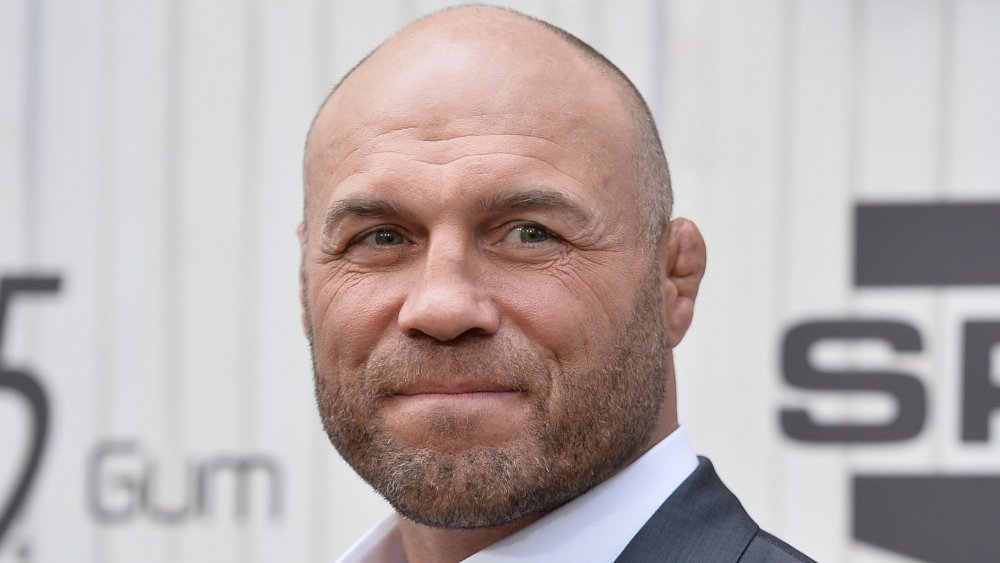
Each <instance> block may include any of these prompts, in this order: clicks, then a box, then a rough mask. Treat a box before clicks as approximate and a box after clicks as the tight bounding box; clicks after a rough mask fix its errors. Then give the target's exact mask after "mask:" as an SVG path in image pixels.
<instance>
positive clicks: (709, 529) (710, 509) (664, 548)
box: [616, 457, 759, 563]
mask: <svg viewBox="0 0 1000 563" xmlns="http://www.w3.org/2000/svg"><path fill="white" fill-rule="evenodd" d="M758 530H759V528H758V526H757V524H756V523H755V522H754V521H753V520H752V519H751V518H750V516H748V515H747V513H746V511H745V510H743V506H742V505H741V504H740V501H739V500H737V498H736V496H734V495H733V493H732V492H730V491H729V489H727V488H726V486H725V485H724V484H723V483H722V481H721V480H720V479H719V476H718V475H717V474H716V473H715V468H714V467H712V462H710V461H708V459H706V458H703V457H702V458H699V460H698V467H697V468H696V469H695V470H694V473H692V474H691V475H690V476H689V477H688V478H687V479H686V480H685V481H684V482H683V483H681V485H680V487H678V488H677V490H676V491H674V492H673V494H671V495H670V498H668V499H667V500H666V502H664V503H663V504H662V505H660V508H659V509H657V511H656V512H655V513H654V514H653V516H652V518H650V519H649V520H648V521H647V522H646V524H645V525H644V526H643V527H642V528H641V529H640V530H639V532H638V533H637V534H636V535H635V537H633V538H632V541H631V542H629V544H628V545H627V546H625V550H624V551H622V553H621V555H619V556H618V559H616V562H618V563H627V562H648V561H727V562H728V561H738V560H739V558H740V556H741V555H742V554H743V552H744V551H745V550H746V548H747V545H749V543H750V540H752V539H753V537H754V535H756V534H757V531H758Z"/></svg>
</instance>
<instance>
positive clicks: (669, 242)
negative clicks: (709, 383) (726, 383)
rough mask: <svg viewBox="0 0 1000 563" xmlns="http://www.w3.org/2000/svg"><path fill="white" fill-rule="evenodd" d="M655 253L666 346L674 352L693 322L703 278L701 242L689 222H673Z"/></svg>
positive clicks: (685, 220) (702, 249)
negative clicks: (657, 255)
mask: <svg viewBox="0 0 1000 563" xmlns="http://www.w3.org/2000/svg"><path fill="white" fill-rule="evenodd" d="M659 253H660V265H661V268H662V270H661V284H662V288H663V308H664V311H663V313H664V318H665V319H666V325H667V346H668V347H670V348H674V347H676V346H677V345H678V344H680V342H681V339H683V338H684V334H685V333H687V329H688V327H690V326H691V320H692V319H693V318H694V300H695V297H697V296H698V288H699V287H700V286H701V278H702V277H703V276H704V275H705V262H706V255H705V239H703V238H702V236H701V232H699V231H698V227H696V226H695V224H694V223H692V222H691V221H689V220H687V219H683V218H679V219H674V220H672V221H671V222H670V224H669V225H668V226H667V228H666V229H664V231H663V235H662V236H661V237H660V246H659Z"/></svg>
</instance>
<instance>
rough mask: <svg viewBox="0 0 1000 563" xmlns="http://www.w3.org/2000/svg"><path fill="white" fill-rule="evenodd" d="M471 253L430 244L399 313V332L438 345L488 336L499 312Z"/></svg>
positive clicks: (492, 330) (454, 246) (456, 247)
mask: <svg viewBox="0 0 1000 563" xmlns="http://www.w3.org/2000/svg"><path fill="white" fill-rule="evenodd" d="M472 254H473V252H472V251H470V250H467V249H462V248H460V247H459V246H458V245H453V244H451V245H445V244H437V245H432V246H431V247H430V248H429V249H428V252H427V254H426V255H425V260H424V261H423V263H422V264H421V266H420V272H419V274H418V279H416V280H415V281H414V284H413V287H412V288H411V289H410V291H409V293H408V294H407V296H406V300H405V301H404V302H403V305H402V307H401V308H400V311H399V318H398V324H399V329H400V330H401V331H402V332H403V333H404V334H406V335H407V336H414V337H415V336H420V335H426V336H428V337H431V338H433V339H435V340H439V341H441V342H447V341H450V340H455V339H456V338H458V337H460V336H462V335H464V334H467V333H468V334H479V335H490V334H494V333H495V332H496V331H497V329H498V328H499V326H500V311H499V310H498V309H497V307H496V305H495V303H494V302H493V300H492V299H491V298H490V297H489V294H488V292H487V288H486V287H485V286H484V285H483V284H482V283H481V278H480V274H481V272H479V271H478V269H479V267H478V266H477V265H476V264H475V260H474V256H473V255H472Z"/></svg>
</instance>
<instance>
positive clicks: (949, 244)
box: [854, 203, 1000, 287]
mask: <svg viewBox="0 0 1000 563" xmlns="http://www.w3.org/2000/svg"><path fill="white" fill-rule="evenodd" d="M854 236H855V240H854V242H855V255H854V256H855V263H854V274H855V278H854V282H855V285H856V286H858V287H867V286H954V285H997V284H1000V203H906V204H861V205H858V206H857V207H856V209H855V225H854Z"/></svg>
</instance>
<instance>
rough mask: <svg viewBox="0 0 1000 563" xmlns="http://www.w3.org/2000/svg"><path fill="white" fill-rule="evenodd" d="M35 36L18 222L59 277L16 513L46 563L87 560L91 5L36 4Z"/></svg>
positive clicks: (93, 344) (95, 210)
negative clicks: (31, 184)
mask: <svg viewBox="0 0 1000 563" xmlns="http://www.w3.org/2000/svg"><path fill="white" fill-rule="evenodd" d="M36 8H37V9H39V10H40V11H39V12H38V15H39V19H38V23H39V26H40V27H39V30H40V32H41V36H40V42H39V48H40V52H39V53H40V57H39V59H38V61H37V64H38V65H39V66H38V68H37V69H36V71H37V73H38V80H39V91H38V94H37V95H38V98H37V99H36V100H35V101H34V103H36V104H37V106H36V107H37V108H38V123H37V126H38V130H37V136H36V137H35V139H36V142H37V145H36V146H34V147H28V149H29V150H37V155H36V158H37V160H36V161H35V165H36V166H37V185H36V186H35V189H36V190H37V191H36V192H35V193H34V194H32V197H33V198H34V200H35V202H36V203H37V205H38V208H37V211H36V213H37V215H36V216H35V217H33V218H31V221H32V223H31V224H28V225H26V227H27V236H29V237H31V238H32V239H33V240H32V242H31V246H33V247H34V248H35V249H36V250H37V252H38V255H37V256H36V257H34V260H33V261H34V262H35V263H36V264H37V265H38V267H39V268H41V269H44V270H48V271H53V272H57V273H59V274H61V275H62V277H63V288H62V290H61V291H60V292H59V293H58V295H57V296H56V298H55V300H53V302H52V304H51V306H48V307H44V308H42V309H41V310H40V313H41V315H40V316H39V324H38V327H39V328H40V329H42V330H40V331H39V335H38V338H37V341H36V344H37V345H36V346H33V347H32V348H33V349H32V350H31V351H30V353H31V358H32V365H33V366H35V367H36V368H37V372H38V375H39V377H40V379H41V380H42V383H43V384H44V385H45V387H46V388H47V390H48V395H49V402H50V409H51V426H50V434H49V441H48V444H47V451H46V452H45V458H44V460H43V463H42V466H41V470H40V472H39V474H38V479H37V481H36V488H35V493H34V497H33V501H32V503H31V505H30V506H29V507H28V509H27V510H26V511H25V517H26V521H27V523H28V525H29V526H30V528H31V529H32V531H33V533H32V536H33V540H32V542H31V543H32V546H31V552H32V557H33V559H34V561H38V562H40V563H48V562H51V563H56V562H60V561H68V560H72V559H74V558H76V557H79V556H80V554H85V556H87V554H90V552H91V549H92V542H93V535H94V534H93V526H92V524H91V523H90V522H89V518H88V517H87V515H86V513H85V510H84V504H83V503H82V502H67V499H80V498H81V492H82V491H84V490H85V486H86V483H85V480H84V472H83V471H81V470H80V468H81V466H82V465H83V462H84V460H85V459H86V455H87V453H88V450H89V446H90V442H91V439H92V436H93V435H94V433H95V429H96V428H95V426H96V412H97V409H98V408H99V405H100V393H99V390H98V388H97V383H98V381H99V378H100V374H99V373H97V355H98V346H99V343H100V338H99V336H98V331H99V327H100V315H101V310H100V306H101V304H100V303H99V302H98V300H97V299H95V296H96V295H97V294H98V287H97V282H98V278H97V276H96V274H95V272H96V268H95V264H97V263H100V261H101V260H102V251H103V249H101V248H100V245H99V238H98V232H99V224H100V222H101V221H102V220H103V213H102V209H101V208H100V202H101V201H102V200H103V199H104V196H103V188H102V186H101V185H100V182H99V180H100V167H99V161H100V156H101V150H100V147H99V143H100V140H101V138H102V136H101V130H102V122H101V115H100V111H99V108H100V107H101V101H100V100H101V96H102V95H103V85H102V84H101V76H102V73H103V69H104V61H103V60H102V59H101V54H102V53H101V49H100V45H101V40H100V33H101V31H102V27H101V4H100V2H98V1H96V0H91V1H85V2H55V1H53V2H43V3H41V4H40V5H37V6H36Z"/></svg>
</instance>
